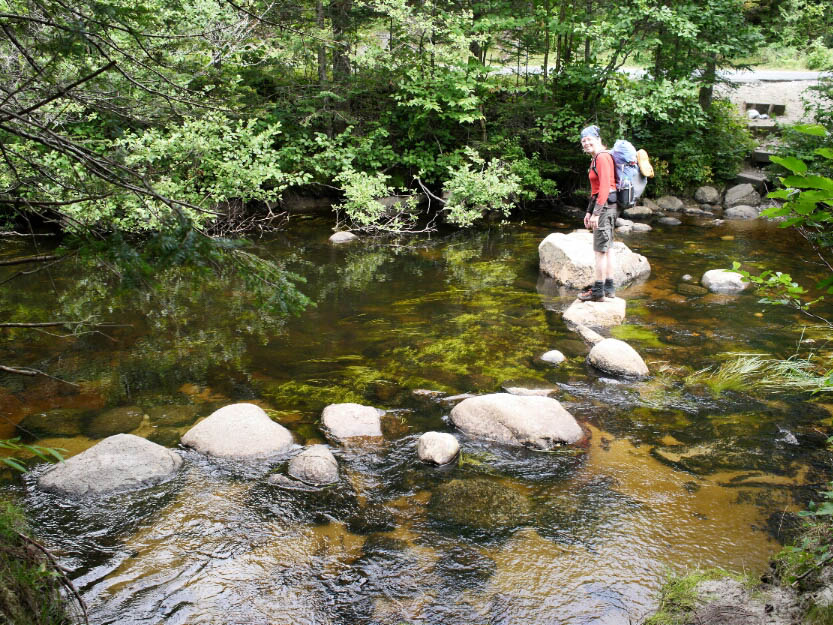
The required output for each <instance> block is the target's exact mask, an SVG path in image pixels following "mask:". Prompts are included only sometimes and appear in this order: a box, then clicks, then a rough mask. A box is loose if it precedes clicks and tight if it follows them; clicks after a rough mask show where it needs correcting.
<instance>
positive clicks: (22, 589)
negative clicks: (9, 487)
mask: <svg viewBox="0 0 833 625" xmlns="http://www.w3.org/2000/svg"><path fill="white" fill-rule="evenodd" d="M62 575H63V574H62V573H61V572H60V571H59V570H58V569H56V567H55V566H54V564H53V563H52V562H51V561H50V558H49V556H48V555H47V554H46V553H45V552H44V551H42V550H41V549H40V548H39V546H38V544H37V543H35V542H34V541H32V540H31V539H30V538H28V536H27V535H26V523H25V520H24V518H23V513H22V512H21V511H20V509H19V508H17V507H16V506H14V505H13V504H11V503H10V502H8V501H0V622H2V623H8V624H9V625H12V624H13V625H72V624H74V623H77V622H78V617H79V615H78V614H76V613H75V612H76V610H75V609H74V608H73V606H72V605H71V604H70V603H69V602H68V601H67V600H66V599H65V598H64V596H63V595H62V581H61V578H62Z"/></svg>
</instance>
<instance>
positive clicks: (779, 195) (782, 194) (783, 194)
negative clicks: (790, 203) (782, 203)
mask: <svg viewBox="0 0 833 625" xmlns="http://www.w3.org/2000/svg"><path fill="white" fill-rule="evenodd" d="M766 196H767V197H771V198H773V199H776V200H788V199H790V192H789V191H787V190H786V189H776V190H775V191H771V192H769V193H767V194H766Z"/></svg>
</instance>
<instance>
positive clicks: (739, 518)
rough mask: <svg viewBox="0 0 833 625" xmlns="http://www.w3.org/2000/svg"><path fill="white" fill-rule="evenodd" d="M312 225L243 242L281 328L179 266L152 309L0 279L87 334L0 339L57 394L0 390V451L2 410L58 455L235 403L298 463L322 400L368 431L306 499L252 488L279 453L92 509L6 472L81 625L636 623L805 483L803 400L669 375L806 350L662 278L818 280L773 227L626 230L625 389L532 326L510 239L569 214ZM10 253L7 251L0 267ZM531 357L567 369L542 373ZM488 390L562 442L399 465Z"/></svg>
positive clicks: (101, 290)
mask: <svg viewBox="0 0 833 625" xmlns="http://www.w3.org/2000/svg"><path fill="white" fill-rule="evenodd" d="M575 221H576V223H577V222H578V220H575ZM330 223H331V222H330V220H328V219H327V220H325V219H319V218H308V219H298V220H296V221H294V222H293V223H292V224H291V225H290V228H289V229H288V230H287V231H285V232H282V233H280V235H277V236H274V237H273V238H271V239H269V240H261V241H259V242H257V244H256V246H257V251H258V253H260V254H264V255H269V256H272V257H274V258H277V259H281V260H283V261H285V262H286V263H287V266H288V267H289V268H290V269H292V270H293V271H295V272H296V273H298V274H300V275H302V276H304V278H305V279H306V283H304V284H302V285H301V290H302V291H303V292H304V293H305V294H307V295H308V296H309V297H310V298H312V300H313V301H314V302H315V304H316V305H315V306H314V307H311V308H309V309H308V310H307V311H306V312H304V313H303V314H302V315H301V316H299V317H297V318H296V317H291V318H289V319H283V318H281V317H279V316H272V315H270V314H268V313H266V312H264V311H263V310H261V309H259V308H258V307H257V306H255V305H253V304H252V303H251V302H249V301H248V300H246V298H245V297H243V293H244V286H243V285H241V284H237V283H235V282H229V281H224V280H220V279H217V278H215V277H211V276H210V275H209V274H194V273H190V272H189V273H183V272H181V271H178V272H171V273H170V274H169V275H167V276H165V277H163V279H162V280H161V284H160V285H159V288H158V289H157V290H156V291H136V290H132V291H130V290H125V291H114V290H113V288H112V287H111V285H109V284H108V283H107V281H106V279H105V277H104V276H102V275H101V274H100V273H98V272H89V271H86V270H85V269H84V268H83V267H58V268H56V269H52V270H51V273H48V272H40V273H38V274H36V275H33V276H31V277H29V278H26V279H25V280H21V279H17V280H16V281H15V282H13V283H10V285H6V287H4V288H5V292H4V293H3V299H2V303H0V316H2V317H3V318H5V319H20V318H26V319H28V320H40V319H43V320H49V319H55V318H62V319H84V318H88V317H89V318H94V319H95V320H97V321H98V322H102V323H106V324H108V325H106V326H102V327H100V328H99V331H98V332H94V333H79V334H75V335H72V336H63V335H61V336H56V334H60V332H58V331H57V330H56V331H50V332H51V334H45V333H33V332H31V331H14V332H8V339H7V340H6V341H4V343H3V344H2V345H0V362H3V363H4V364H13V365H14V364H17V365H21V366H22V365H26V366H33V367H35V368H38V369H41V370H44V371H47V372H49V373H50V374H51V375H53V376H55V378H61V379H62V380H65V381H68V382H72V383H73V384H74V386H72V385H69V384H66V383H64V382H61V381H59V380H56V379H54V378H43V377H40V378H35V379H28V378H20V377H14V376H8V375H7V376H5V377H0V413H2V415H3V421H2V423H0V438H5V437H10V436H14V435H17V434H20V433H21V432H20V431H19V430H16V429H15V424H17V423H19V422H20V421H21V420H23V419H27V420H26V421H25V423H26V424H29V427H28V428H27V430H28V431H29V432H31V433H32V435H33V436H32V435H28V434H27V433H26V432H24V433H23V434H24V436H29V438H28V439H27V440H34V441H36V442H38V443H39V444H42V445H49V446H53V447H60V448H63V449H66V450H68V454H69V455H72V454H75V453H78V452H80V451H82V450H84V449H86V448H88V447H89V446H91V445H93V444H94V443H95V442H96V441H97V440H99V439H101V438H103V437H104V436H107V435H109V434H112V433H115V432H118V431H130V432H132V433H134V434H138V435H140V436H145V437H147V438H149V439H151V440H154V441H156V442H159V443H160V444H164V445H167V446H171V447H175V446H177V443H178V440H179V437H180V436H181V435H182V434H183V433H184V432H185V431H187V430H188V429H189V428H190V427H191V426H192V425H193V424H194V423H195V422H196V421H197V420H198V419H200V418H202V417H204V416H207V415H208V414H210V413H211V412H212V411H213V410H214V409H216V408H218V407H220V406H223V405H226V404H229V403H233V402H239V401H246V402H253V403H257V404H259V405H261V406H262V407H264V408H265V409H267V411H268V412H269V414H270V415H271V416H272V418H274V419H275V420H276V421H278V422H280V423H281V424H283V425H285V426H286V427H287V428H289V429H290V430H291V431H292V432H293V434H294V436H295V439H296V442H297V443H298V444H299V445H302V444H307V443H311V442H323V436H322V433H321V431H320V430H319V427H318V419H319V417H320V414H321V410H322V409H323V408H324V407H325V406H326V405H328V404H330V403H335V402H359V403H363V404H368V405H373V406H376V407H378V408H382V409H384V410H386V411H387V414H386V416H385V418H384V432H385V443H384V444H382V445H379V446H374V447H369V448H344V449H342V448H335V449H334V452H335V453H336V456H337V458H338V461H339V465H340V470H341V475H342V481H341V483H340V484H339V485H337V486H335V487H331V488H328V489H324V490H321V491H317V492H304V491H290V490H282V489H280V488H277V487H275V486H270V485H268V484H267V483H266V476H267V475H268V474H269V473H271V472H275V471H278V472H280V471H283V470H285V464H286V458H279V459H276V460H275V461H274V462H272V463H268V464H261V465H257V466H246V465H235V464H229V463H217V462H213V461H211V460H208V459H206V458H204V457H201V456H200V455H199V454H197V453H195V452H193V451H187V450H181V453H182V455H183V457H184V459H185V463H184V468H183V470H182V471H181V472H180V474H179V475H178V476H177V477H176V479H174V480H172V481H170V482H167V483H165V484H162V485H159V486H156V487H154V488H150V489H146V490H144V491H141V492H139V493H133V494H124V495H116V496H113V497H109V498H103V499H98V500H92V501H82V502H73V501H69V500H67V499H65V498H62V497H58V496H55V495H50V494H46V493H43V492H41V491H39V490H38V488H37V487H36V478H37V476H38V475H39V473H40V472H42V471H43V470H44V469H45V468H46V467H45V466H35V468H34V469H33V471H32V472H30V474H28V475H27V476H26V477H25V478H23V479H20V478H15V477H14V476H12V475H10V474H7V475H6V478H5V479H6V481H5V486H4V490H5V492H6V494H7V495H9V496H11V497H14V498H15V499H17V500H18V501H19V502H20V503H21V504H22V505H23V506H24V508H25V509H26V511H27V513H28V515H29V517H30V520H31V524H32V527H33V529H34V531H35V532H36V533H37V534H38V535H39V536H40V537H41V538H42V539H43V541H44V542H45V543H46V544H47V545H49V546H50V547H51V548H52V549H53V550H54V551H55V552H56V553H57V554H58V555H59V556H60V558H61V560H62V562H63V563H64V564H65V565H67V566H68V567H69V568H70V569H71V570H72V571H73V573H72V577H73V579H74V581H75V583H76V585H77V586H78V587H79V588H80V590H81V591H82V593H83V594H84V596H85V598H86V600H87V602H88V603H89V605H90V612H91V622H92V623H97V624H104V623H113V624H115V623H119V624H128V623H137V624H138V623H142V624H144V623H147V624H150V623H160V624H161V623H165V624H175V623H189V624H190V623H275V624H283V623H287V624H288V623H299V624H303V623H310V624H364V623H368V624H369V623H379V624H388V623H390V624H399V623H414V624H416V623H425V624H439V623H471V624H475V623H488V624H516V623H517V624H520V623H524V624H525V623H536V624H544V623H552V624H556V623H559V624H560V623H571V624H583V623H588V624H589V623H598V624H608V623H609V624H623V623H628V622H634V623H635V622H638V621H639V620H640V619H641V618H642V617H644V616H645V614H646V613H647V612H648V611H649V610H650V608H651V607H652V605H653V601H654V599H655V594H656V591H657V589H658V588H659V586H660V584H661V582H662V580H663V578H664V576H665V575H666V574H667V573H668V571H671V570H682V569H683V568H684V567H695V566H699V567H709V566H721V567H726V568H729V569H734V570H745V571H749V572H761V571H763V570H764V569H765V568H766V566H767V561H768V557H769V556H770V555H771V553H772V552H773V551H774V550H776V549H777V548H778V547H779V543H778V542H777V541H776V540H775V539H774V538H773V537H774V536H776V535H778V533H779V530H783V529H784V528H783V527H782V526H783V514H782V513H783V512H785V511H794V510H796V509H798V508H799V507H800V506H801V505H802V502H806V498H807V496H808V492H810V491H812V490H813V489H814V488H815V487H817V486H819V485H821V484H823V483H824V482H825V481H826V480H828V479H830V478H829V466H830V455H829V452H828V451H827V449H826V445H825V440H826V438H827V436H828V434H829V433H830V431H831V429H832V428H833V426H832V425H831V410H830V407H829V406H827V405H826V404H825V403H824V401H823V400H821V401H820V400H818V399H816V400H813V401H809V400H808V397H807V396H797V395H796V396H793V395H784V394H771V393H765V392H761V391H757V390H756V391H750V392H745V391H743V390H742V389H741V390H729V391H724V392H722V393H721V392H716V391H714V390H712V389H710V388H709V387H708V386H707V385H704V384H686V383H684V378H685V376H686V375H688V374H691V373H692V372H695V371H697V370H700V369H703V368H705V367H709V366H717V365H719V364H720V363H722V362H725V361H727V359H729V356H727V354H731V353H759V354H767V355H770V356H775V357H779V358H786V357H789V356H791V355H792V354H794V353H796V352H799V353H800V354H803V355H806V354H807V352H808V350H813V349H817V350H824V349H829V348H828V347H827V346H826V344H825V343H824V335H823V334H822V333H821V332H820V331H819V330H818V329H814V328H811V327H807V326H808V325H809V324H808V321H809V320H807V321H805V318H803V317H801V316H800V315H799V314H798V313H795V312H793V311H790V310H789V309H787V308H784V307H775V308H773V307H768V306H765V305H763V304H761V303H759V301H758V298H757V297H756V296H754V295H752V294H742V295H738V296H725V295H713V294H708V295H690V294H684V292H683V291H684V289H683V288H682V287H681V286H680V285H681V284H683V283H684V281H683V276H684V274H690V275H692V276H694V282H695V283H696V282H697V280H699V277H700V276H701V275H702V273H703V272H704V271H706V270H708V269H715V268H725V267H729V266H731V262H732V260H739V261H742V262H743V263H744V266H745V267H746V268H748V269H750V270H756V269H760V268H762V267H766V266H770V267H774V268H778V269H781V270H783V271H788V272H790V273H792V274H793V276H794V277H796V278H798V279H799V280H800V281H802V282H805V283H811V282H812V281H813V280H814V279H816V278H818V277H819V275H820V274H817V273H814V272H815V271H816V270H815V269H814V265H812V263H811V259H812V257H811V254H810V252H809V251H808V250H807V249H806V248H805V247H804V245H803V242H802V241H801V240H800V239H798V238H795V237H792V236H791V235H790V233H789V232H786V231H784V230H779V229H778V228H777V227H775V226H774V225H772V224H766V223H763V222H761V223H758V222H755V223H750V222H734V223H732V222H727V223H726V224H724V225H722V226H719V227H706V226H705V225H703V224H702V223H697V222H696V221H688V222H686V223H684V224H683V225H682V226H677V227H663V226H655V228H654V230H653V231H652V232H650V233H647V234H640V235H630V236H627V237H625V238H624V239H623V240H624V241H625V242H626V243H627V245H628V246H629V247H631V248H632V249H633V250H634V251H637V252H639V253H641V254H644V255H645V256H646V257H647V258H648V259H649V262H650V263H651V267H652V272H651V275H650V277H649V278H648V279H647V280H645V281H644V282H642V283H641V284H636V285H631V286H629V287H627V288H625V289H622V290H620V291H619V293H618V295H619V296H621V297H624V298H625V299H626V300H627V306H628V308H627V319H626V324H625V325H624V326H622V327H620V328H617V329H615V330H613V335H614V336H617V337H618V338H622V339H624V340H626V341H628V342H629V343H630V344H631V345H632V346H633V347H634V348H636V350H637V351H638V352H640V354H641V355H642V356H643V358H644V359H645V361H646V362H647V363H648V366H649V368H650V369H651V372H652V376H651V378H650V379H648V380H646V381H641V382H632V381H631V382H626V381H618V380H613V379H610V378H606V377H604V376H602V375H600V374H599V373H598V372H595V371H592V370H590V369H589V368H588V366H587V365H586V364H585V356H586V354H587V351H588V348H587V347H586V346H585V345H584V343H583V342H582V341H581V340H580V339H579V338H578V337H577V336H576V335H575V334H572V333H571V332H569V331H568V330H567V328H566V327H565V326H564V324H563V322H562V320H561V315H560V312H561V311H562V310H563V309H564V308H566V306H567V305H569V303H570V302H572V301H573V299H574V297H575V293H574V292H568V291H563V290H559V289H558V288H556V287H555V286H554V285H552V284H551V282H550V281H548V280H545V279H543V278H541V277H540V276H539V273H538V256H537V247H538V244H539V243H540V242H541V240H542V239H543V238H544V237H545V236H546V235H547V234H548V233H550V232H557V231H561V232H568V231H570V230H571V229H572V228H573V227H574V224H573V223H571V222H570V223H568V218H566V217H565V218H563V219H562V218H560V217H559V218H552V217H547V216H538V217H533V218H531V219H529V220H528V221H527V222H525V223H522V224H513V225H508V226H503V227H494V228H491V229H488V230H479V231H475V232H470V233H458V234H453V235H435V236H434V237H432V238H424V239H411V240H407V241H399V242H396V243H392V242H379V243H372V242H366V241H362V242H359V243H357V244H352V245H348V246H345V247H337V248H336V247H332V246H330V245H329V244H328V243H327V237H328V235H329V234H330V231H329V230H328V226H329V225H330ZM31 251H32V250H31V249H30V248H29V247H28V244H25V243H5V244H4V246H3V247H2V248H0V256H12V255H17V254H22V253H29V252H31ZM2 277H3V276H0V278H2ZM550 349H559V350H561V351H562V352H563V353H564V354H565V355H566V356H567V360H566V361H565V362H564V363H562V364H561V365H559V366H552V365H549V364H547V363H544V362H542V361H541V360H540V355H541V354H543V353H544V352H546V351H548V350H550ZM510 384H511V385H512V386H519V385H521V386H522V385H527V386H547V385H548V386H551V387H552V388H554V389H555V392H554V396H555V397H556V398H557V399H559V401H561V402H562V404H563V405H564V406H565V407H566V408H567V409H568V410H569V411H570V412H571V413H572V414H573V415H574V416H575V417H576V418H577V419H579V421H580V422H582V424H584V425H585V426H586V427H587V429H588V430H589V431H590V432H591V438H590V443H589V445H588V446H587V447H581V448H577V449H571V448H564V449H560V450H558V451H557V452H555V453H536V452H532V451H528V450H523V449H513V448H508V447H502V446H499V445H495V444H492V443H487V442H482V441H476V440H472V439H469V438H466V437H464V436H462V435H460V434H459V433H457V434H458V436H459V438H460V440H461V444H462V449H463V452H462V455H461V457H460V460H459V462H458V463H456V464H455V465H454V466H450V467H443V468H434V467H428V466H424V465H421V464H420V463H419V462H418V461H417V459H416V440H417V438H418V437H419V435H420V434H421V433H422V432H424V431H427V430H440V431H453V429H452V427H451V425H450V423H449V421H448V417H447V415H448V413H449V411H450V409H451V407H452V405H453V403H450V402H445V401H443V397H446V396H452V395H455V394H460V393H479V394H480V393H490V392H498V391H500V390H501V389H502V388H503V387H504V386H507V385H510ZM416 389H428V390H431V391H437V392H438V393H437V394H436V395H434V396H423V395H419V394H415V393H414V392H413V391H414V390H416ZM127 406H130V407H135V408H136V410H135V411H134V412H131V411H124V410H122V411H120V412H119V411H115V412H114V411H113V408H117V407H127ZM42 413H46V414H47V417H46V418H42V419H38V418H36V416H37V415H39V414H42ZM35 426H37V428H36V427H35ZM299 448H300V447H299ZM781 533H782V534H783V532H781Z"/></svg>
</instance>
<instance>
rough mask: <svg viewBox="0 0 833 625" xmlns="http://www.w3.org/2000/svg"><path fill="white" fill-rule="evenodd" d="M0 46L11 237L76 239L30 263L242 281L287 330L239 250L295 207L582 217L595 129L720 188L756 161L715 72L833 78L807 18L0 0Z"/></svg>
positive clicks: (676, 184)
mask: <svg viewBox="0 0 833 625" xmlns="http://www.w3.org/2000/svg"><path fill="white" fill-rule="evenodd" d="M0 30H2V36H0V157H2V158H0V220H2V223H0V230H4V231H21V232H23V233H26V232H33V231H34V230H36V229H39V228H43V227H44V226H46V227H52V228H53V229H54V228H57V229H60V230H61V232H62V233H63V234H64V235H65V237H64V238H63V241H62V247H61V248H59V250H58V253H56V254H47V255H44V256H43V258H37V259H34V258H30V259H25V260H26V262H27V263H32V262H45V263H48V262H58V261H60V260H62V259H65V258H68V257H86V258H95V259H97V261H98V262H100V263H101V264H102V266H103V267H104V268H106V269H108V270H109V271H111V272H112V273H113V274H114V275H115V276H116V277H117V279H118V280H120V281H122V282H128V283H135V282H140V281H142V280H145V279H146V278H148V277H149V276H151V275H152V274H153V273H154V271H155V268H157V267H168V266H171V265H178V264H188V263H197V264H201V265H205V266H210V267H214V268H219V267H223V268H225V269H227V268H232V269H233V270H234V271H235V272H237V273H239V274H241V275H242V276H243V277H244V278H246V279H247V281H248V283H249V284H250V286H251V287H252V288H253V289H255V290H257V289H260V293H261V295H262V296H263V297H264V298H265V300H267V303H268V304H270V305H271V306H273V307H276V308H278V309H281V310H283V311H290V310H298V309H300V308H301V307H303V306H304V305H305V304H306V303H307V302H306V301H305V298H304V297H303V296H302V295H300V293H298V292H297V290H296V289H295V288H294V285H293V276H291V275H288V274H287V273H286V272H284V271H282V269H281V268H280V267H278V266H275V265H274V264H272V263H270V262H267V261H264V260H263V259H258V258H256V257H255V256H253V255H251V254H248V253H246V252H245V249H244V247H242V241H241V240H240V239H237V238H236V237H239V236H240V235H243V234H244V233H251V232H252V231H255V232H257V231H260V232H262V231H264V230H268V229H273V228H275V227H279V226H280V225H281V224H282V223H283V220H284V219H285V216H286V214H285V212H284V211H283V209H282V198H283V197H285V194H286V193H288V192H292V193H300V194H306V195H317V196H328V197H332V198H333V202H334V205H335V208H336V211H337V213H336V220H337V227H338V228H344V229H347V228H349V229H353V230H361V231H365V232H374V233H386V232H409V231H423V230H427V229H431V228H433V227H435V225H436V223H437V222H445V223H448V224H452V225H456V226H461V227H465V226H469V225H472V224H473V223H475V222H476V221H477V220H479V219H480V218H482V217H484V216H487V214H488V213H490V212H492V213H496V214H497V215H498V216H501V215H502V216H508V215H509V213H510V210H512V209H513V207H516V206H517V207H520V208H521V209H523V208H524V207H529V206H532V205H533V204H534V202H535V201H538V200H542V199H543V200H557V201H563V200H574V199H575V197H574V194H575V193H576V192H577V191H578V192H579V194H580V193H581V192H582V190H583V189H584V187H585V186H586V184H585V182H586V180H585V171H586V157H585V156H584V155H583V154H582V153H581V151H580V150H579V149H578V147H577V137H578V132H579V130H580V128H581V127H582V126H583V125H585V124H588V123H597V124H599V125H600V126H601V127H602V129H603V134H604V136H605V137H609V138H610V139H613V138H615V137H619V136H627V137H628V138H630V139H631V140H632V141H633V142H634V143H635V144H637V145H638V146H639V147H644V148H646V149H647V150H648V151H649V153H651V154H652V157H653V159H654V164H655V170H656V172H657V177H656V179H655V182H654V184H653V185H652V192H653V193H655V194H657V195H661V194H664V193H668V192H684V191H686V190H690V189H692V188H694V187H695V186H697V185H701V184H706V183H718V184H719V183H722V182H725V181H728V180H731V179H732V178H733V177H734V176H735V174H736V173H737V171H738V169H739V167H740V164H741V162H742V160H743V158H744V157H745V156H746V155H747V154H748V152H749V150H750V148H751V147H752V145H753V143H752V139H751V137H750V136H749V134H748V132H747V129H746V126H745V120H742V119H740V118H739V117H738V116H737V114H736V112H735V110H734V109H733V107H732V106H731V105H730V104H729V103H728V102H727V101H724V100H719V99H715V98H714V97H713V96H714V88H715V85H717V84H718V82H719V81H720V71H719V70H721V69H724V68H735V67H745V66H748V64H749V63H750V62H751V61H759V60H762V59H763V60H767V61H769V62H770V64H771V63H773V62H774V63H775V64H778V63H779V61H782V60H784V61H786V60H787V59H789V62H790V63H792V64H793V65H794V64H795V63H796V60H798V62H799V64H802V65H804V66H807V67H810V68H818V69H825V68H829V67H830V66H831V65H833V50H831V48H832V47H833V8H831V7H830V6H828V5H827V4H825V3H812V2H809V1H808V0H746V1H742V0H714V1H712V2H708V3H702V2H696V1H688V0H638V1H636V2H634V3H632V4H630V5H628V6H627V7H623V6H621V5H619V4H616V3H612V2H608V1H603V0H563V1H562V2H556V1H554V0H531V1H525V2H519V1H517V0H487V1H483V2H479V1H478V2H471V1H463V2H436V1H433V0H419V1H412V2H408V1H405V0H330V1H329V2H325V0H313V1H309V2H298V3H291V4H287V3H276V2H270V1H261V0H254V1H253V0H181V1H179V2H170V1H167V0H165V1H163V0H80V1H78V2H68V1H67V0H0ZM626 64H627V65H629V66H635V67H640V68H643V69H644V70H645V71H644V72H643V73H641V74H639V76H638V77H634V75H633V74H629V73H626V72H623V71H621V70H622V69H623V68H624V67H625V66H626ZM823 84H824V83H823ZM823 88H824V87H823ZM829 96H830V93H829V86H828V87H827V99H825V97H822V98H821V99H820V100H819V101H820V102H821V103H822V104H821V105H820V106H821V108H820V110H819V111H818V113H819V115H818V116H817V118H818V119H819V120H820V121H821V122H822V123H828V124H829V123H831V117H833V115H831V113H830V110H831V109H833V107H831V106H829V104H830V102H831V99H830V97H829ZM825 106H827V108H826V109H825V108H824V107H825ZM825 115H826V116H825ZM796 137H798V138H796V139H795V140H794V141H793V143H794V144H795V145H796V146H798V147H797V148H796V150H797V151H798V152H800V153H799V154H798V156H801V157H805V158H807V159H809V161H810V162H811V164H812V160H813V159H815V160H816V161H820V162H821V163H822V165H823V164H824V163H825V162H826V161H825V160H824V159H823V158H819V157H818V156H815V155H814V153H813V151H812V150H813V149H814V148H815V147H817V144H818V143H819V142H820V141H821V142H824V141H827V140H828V137H827V136H824V137H821V138H819V137H818V136H816V137H815V138H812V139H809V141H810V143H807V141H808V139H806V138H802V137H799V136H798V135H796ZM814 141H815V143H813V142H814ZM821 173H824V172H821ZM417 192H423V193H422V195H417ZM395 193H396V194H400V195H401V196H403V198H404V199H403V201H401V202H400V203H399V204H396V205H395V206H394V207H391V206H389V205H387V206H385V205H382V204H380V203H379V202H377V201H376V199H377V198H379V197H383V196H388V195H391V194H395ZM426 197H427V198H428V200H429V201H428V203H427V205H426V203H425V202H424V200H421V199H420V198H426ZM438 218H439V219H438ZM12 262H18V259H12V260H7V261H4V264H11V263H12Z"/></svg>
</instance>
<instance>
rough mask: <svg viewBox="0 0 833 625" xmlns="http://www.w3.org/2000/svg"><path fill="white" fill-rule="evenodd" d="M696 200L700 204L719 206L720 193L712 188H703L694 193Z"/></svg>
mask: <svg viewBox="0 0 833 625" xmlns="http://www.w3.org/2000/svg"><path fill="white" fill-rule="evenodd" d="M694 199H695V200H696V201H697V202H698V203H699V204H718V203H719V202H720V191H718V190H717V189H715V188H714V187H710V186H703V187H700V188H698V189H697V190H696V191H695V192H694Z"/></svg>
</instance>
